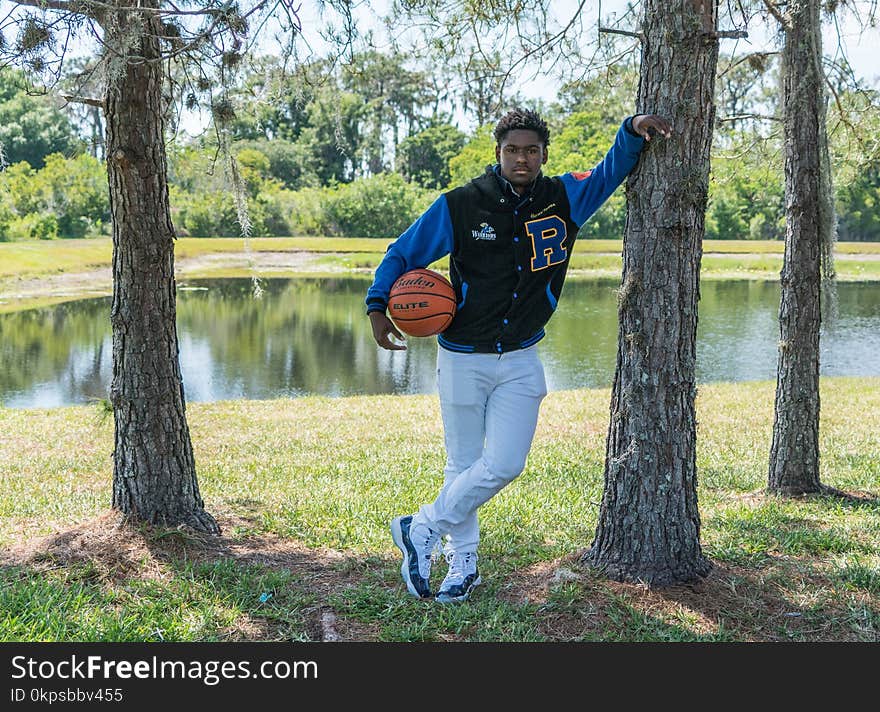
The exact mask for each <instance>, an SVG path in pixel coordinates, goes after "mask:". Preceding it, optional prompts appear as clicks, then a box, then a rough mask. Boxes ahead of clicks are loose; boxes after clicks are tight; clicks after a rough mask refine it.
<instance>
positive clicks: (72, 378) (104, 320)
mask: <svg viewBox="0 0 880 712" xmlns="http://www.w3.org/2000/svg"><path fill="white" fill-rule="evenodd" d="M367 286H368V281H367V280H366V279H357V278H350V277H347V278H338V279H280V280H266V281H264V282H263V289H264V292H263V296H262V298H261V299H255V298H254V296H253V294H252V285H251V283H250V281H249V280H246V279H244V280H212V281H203V282H193V283H191V284H190V285H188V287H186V288H182V289H181V291H180V293H179V295H178V333H179V335H180V356H181V367H182V371H183V378H184V386H185V389H186V395H187V399H188V400H190V401H214V400H225V399H232V398H254V399H263V398H275V397H282V396H291V397H295V396H301V395H306V394H319V395H331V396H342V395H354V394H373V393H431V392H434V391H435V383H434V370H435V355H436V348H437V347H436V342H435V341H434V339H414V338H411V339H409V342H408V343H409V349H408V351H406V352H387V351H383V350H381V349H379V348H378V347H377V346H376V345H375V343H374V342H373V339H372V335H371V332H370V327H369V321H368V319H367V318H366V316H365V315H364V310H363V295H364V292H365V290H366V288H367ZM616 288H617V282H616V281H613V280H580V279H570V280H569V281H568V282H567V283H566V286H565V294H564V296H563V299H562V301H561V302H560V308H559V311H558V312H557V314H556V315H555V316H554V317H553V320H552V321H551V323H550V325H549V327H548V330H547V331H548V336H547V338H546V339H544V341H543V342H542V343H541V346H540V348H541V351H542V355H543V358H544V362H545V365H546V370H547V380H548V385H549V387H550V388H551V389H553V390H559V389H565V388H580V387H593V386H607V385H609V384H610V383H611V379H612V378H613V375H614V364H615V358H616V350H617V307H616V300H617V296H616ZM701 292H702V299H701V301H700V322H699V329H698V344H697V350H698V353H697V379H698V381H700V382H703V383H705V382H710V381H742V380H756V379H772V378H774V377H775V370H776V342H777V340H778V325H777V311H778V308H779V286H778V285H777V284H774V283H770V282H753V281H738V282H714V281H712V282H704V283H703V284H702V285H701ZM109 308H110V304H109V299H106V298H105V299H88V300H83V301H79V302H70V303H67V304H62V305H58V306H55V307H50V308H45V309H34V310H29V311H24V312H17V313H13V314H7V315H0V403H2V404H3V405H5V406H8V407H54V406H60V405H66V404H73V403H85V402H88V401H89V400H92V399H97V398H104V397H106V394H107V388H108V386H109V382H110V377H111V373H112V364H111V359H112V347H111V343H110V323H109ZM821 344H822V354H821V364H822V374H823V375H880V288H878V287H877V286H876V285H874V284H871V283H855V284H853V283H847V284H841V285H839V298H838V305H837V316H836V318H835V319H834V320H833V321H831V320H826V323H825V326H824V328H823V334H822V341H821Z"/></svg>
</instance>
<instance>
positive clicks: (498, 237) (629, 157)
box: [366, 117, 644, 354]
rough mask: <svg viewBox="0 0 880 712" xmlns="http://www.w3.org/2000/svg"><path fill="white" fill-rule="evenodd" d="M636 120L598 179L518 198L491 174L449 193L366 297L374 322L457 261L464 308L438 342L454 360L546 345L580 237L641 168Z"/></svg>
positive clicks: (384, 266)
mask: <svg viewBox="0 0 880 712" xmlns="http://www.w3.org/2000/svg"><path fill="white" fill-rule="evenodd" d="M632 118H633V117H628V118H627V119H626V120H625V121H624V122H623V124H622V125H621V126H620V129H619V130H618V131H617V136H616V138H615V140H614V144H613V145H612V146H611V148H610V149H609V150H608V153H607V154H606V155H605V158H603V159H602V161H600V162H599V163H598V164H597V165H596V166H595V167H594V168H593V169H592V170H588V171H585V172H583V173H566V174H564V175H562V176H556V177H553V178H548V177H546V176H544V175H543V174H539V175H538V177H537V178H536V179H535V182H534V184H533V185H532V188H531V190H530V191H528V192H527V194H526V195H522V196H520V195H517V194H516V193H515V192H514V191H513V189H512V186H510V184H509V183H508V182H507V181H506V180H505V179H504V178H503V177H502V176H501V175H500V171H499V167H498V166H497V165H496V166H494V167H493V166H490V167H488V168H487V169H486V172H485V173H484V174H483V175H482V176H480V177H478V178H475V179H474V180H472V181H471V182H470V183H468V184H466V185H464V186H461V187H459V188H455V189H453V190H451V191H449V192H447V193H444V194H443V195H441V196H440V197H439V198H437V200H436V201H434V203H433V204H432V205H431V206H430V207H429V208H428V209H427V210H426V211H425V213H424V214H423V215H422V216H421V217H419V219H418V220H416V221H415V222H414V223H413V224H412V225H411V226H410V227H409V228H408V229H407V230H406V231H405V232H404V233H403V234H402V235H401V236H400V237H399V238H398V239H397V240H395V241H394V242H393V243H392V244H391V245H390V246H389V247H388V250H387V251H386V253H385V256H384V257H383V258H382V262H381V263H380V264H379V266H378V267H377V269H376V274H375V278H374V280H373V283H372V285H371V286H370V288H369V289H368V290H367V297H366V305H367V313H370V312H372V311H385V309H386V308H387V305H388V293H389V291H390V289H391V286H392V285H393V284H394V282H395V281H396V280H397V278H398V277H399V276H400V275H401V274H403V273H404V272H407V271H409V270H411V269H417V268H421V267H427V266H428V265H429V264H431V263H433V262H434V261H435V260H438V259H440V258H441V257H444V256H445V255H449V275H450V281H451V282H452V286H453V287H454V288H455V294H456V299H457V308H456V312H455V317H454V318H453V320H452V323H451V324H450V325H449V327H448V328H447V329H446V330H445V331H444V332H443V333H442V334H440V335H439V336H438V341H439V344H440V346H442V347H443V348H445V349H448V350H450V351H458V352H465V353H467V352H476V353H499V354H500V353H504V352H507V351H514V350H517V349H522V348H526V347H528V346H531V345H532V344H535V343H537V342H538V341H540V340H541V339H542V338H543V337H544V326H545V325H546V324H547V322H548V320H549V319H550V317H551V316H552V315H553V312H554V311H555V309H556V305H557V303H558V301H559V297H560V296H561V294H562V285H563V282H564V281H565V274H566V271H567V269H568V264H569V261H570V259H571V253H572V247H573V246H574V240H575V237H576V235H577V233H578V229H579V228H580V226H581V225H583V224H584V223H585V222H586V221H587V219H588V218H589V217H590V216H591V215H592V214H593V213H595V212H596V210H598V209H599V208H600V207H601V205H602V204H603V203H604V202H605V201H606V200H607V199H608V197H609V196H610V195H611V193H613V192H614V190H615V189H616V188H617V187H618V186H619V185H620V184H621V183H622V182H623V180H624V179H625V178H626V176H627V174H628V173H629V172H630V171H631V170H632V169H633V167H634V166H635V165H636V162H637V161H638V159H639V154H640V153H641V150H642V147H643V145H644V139H643V138H642V137H641V136H639V135H638V134H637V133H635V131H633V130H632Z"/></svg>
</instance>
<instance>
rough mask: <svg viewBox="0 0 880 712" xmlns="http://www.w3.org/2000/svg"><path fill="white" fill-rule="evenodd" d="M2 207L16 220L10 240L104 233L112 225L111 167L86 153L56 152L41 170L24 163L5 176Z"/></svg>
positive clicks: (0, 193) (0, 176) (0, 196)
mask: <svg viewBox="0 0 880 712" xmlns="http://www.w3.org/2000/svg"><path fill="white" fill-rule="evenodd" d="M0 205H4V206H5V209H6V210H7V211H8V213H11V214H12V215H13V216H15V218H16V219H12V220H9V221H8V222H7V230H8V231H9V232H8V236H7V237H6V239H29V238H51V237H86V236H93V235H97V234H101V233H102V232H103V230H104V226H106V225H108V224H109V221H110V198H109V194H108V190H107V174H106V168H105V166H104V164H103V163H101V162H100V161H98V160H97V159H95V158H92V157H91V156H89V155H87V154H81V155H79V156H76V157H75V158H65V157H64V156H62V155H61V154H58V153H54V154H52V155H50V156H47V157H46V159H45V166H44V167H43V168H42V169H40V170H36V169H34V168H32V167H31V166H30V165H29V164H28V163H26V162H25V161H21V162H19V163H16V164H15V165H13V166H10V167H9V169H8V170H6V171H4V172H3V173H2V174H0ZM2 224H3V208H0V227H2Z"/></svg>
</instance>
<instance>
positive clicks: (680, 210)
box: [586, 0, 718, 586]
mask: <svg viewBox="0 0 880 712" xmlns="http://www.w3.org/2000/svg"><path fill="white" fill-rule="evenodd" d="M645 5H646V11H645V21H644V27H643V30H642V32H643V36H644V39H643V46H642V62H641V73H640V80H639V95H638V102H637V111H638V113H656V114H661V115H663V116H666V117H667V118H669V119H670V120H671V121H672V122H673V127H674V128H673V135H672V137H671V138H669V139H665V140H664V139H663V138H661V137H656V138H654V140H653V141H652V142H651V144H650V145H649V146H648V147H647V148H646V149H645V151H644V152H643V155H642V158H641V162H640V164H639V166H638V167H637V168H636V170H635V171H634V172H633V173H632V174H631V176H630V177H629V179H628V181H627V208H628V212H627V225H626V232H625V235H624V246H623V282H622V286H621V290H620V295H619V305H618V310H619V320H620V330H619V335H618V347H617V368H616V371H615V375H614V385H613V388H612V398H611V422H610V426H609V429H608V438H607V443H606V460H605V490H604V493H603V497H602V504H601V508H600V511H599V522H598V526H597V529H596V536H595V539H594V541H593V544H592V548H591V549H590V551H589V552H588V554H587V555H586V561H588V563H589V564H590V565H592V566H595V567H597V568H599V569H601V570H602V571H603V572H604V573H605V575H607V576H608V577H610V578H612V579H616V580H621V581H642V582H645V583H648V584H650V585H656V586H664V585H670V584H675V583H680V582H687V581H693V580H696V579H699V578H700V577H702V576H705V575H707V574H708V573H709V571H710V569H711V564H710V563H709V561H708V560H707V559H706V558H705V557H704V556H703V553H702V550H701V547H700V515H699V512H698V509H697V472H696V420H695V411H694V401H695V397H696V380H695V362H696V334H697V302H698V300H699V272H700V257H701V254H702V239H703V233H704V218H705V211H706V200H707V193H708V181H709V149H710V146H711V143H712V124H713V120H714V112H715V107H714V104H713V87H714V81H715V67H716V63H717V59H718V42H717V39H716V38H715V37H714V32H715V26H716V11H715V6H714V3H713V2H712V0H705V1H701V0H681V1H680V2H675V3H673V4H672V5H671V6H670V5H669V4H668V3H664V2H660V1H659V0H648V1H647V2H646V3H645Z"/></svg>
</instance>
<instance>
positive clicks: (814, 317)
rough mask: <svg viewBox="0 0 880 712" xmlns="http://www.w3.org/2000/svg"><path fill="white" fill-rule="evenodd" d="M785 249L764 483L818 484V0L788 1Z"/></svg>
mask: <svg viewBox="0 0 880 712" xmlns="http://www.w3.org/2000/svg"><path fill="white" fill-rule="evenodd" d="M782 100H783V118H784V124H783V125H784V135H785V218H786V226H785V256H784V261H783V265H782V273H781V282H782V297H781V300H780V304H779V359H778V362H777V372H776V406H775V414H774V419H773V442H772V445H771V447H770V471H769V477H768V484H767V487H768V490H769V491H770V492H774V493H777V494H783V495H798V494H804V493H807V492H819V491H821V489H822V486H821V484H820V483H819V325H820V322H821V309H820V292H821V283H822V278H821V264H822V250H823V243H824V244H827V242H826V241H830V239H831V230H832V224H833V212H832V211H833V207H832V203H831V187H830V185H831V182H830V175H829V168H828V164H827V162H826V161H823V160H822V159H823V156H822V152H823V151H824V152H826V153H827V151H828V141H827V136H826V134H825V111H826V104H825V92H824V74H823V71H822V35H821V27H820V23H819V1H818V0H803V1H802V2H796V3H794V4H792V5H791V8H790V10H789V12H788V16H787V25H786V27H785V46H784V48H783V52H782Z"/></svg>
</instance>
